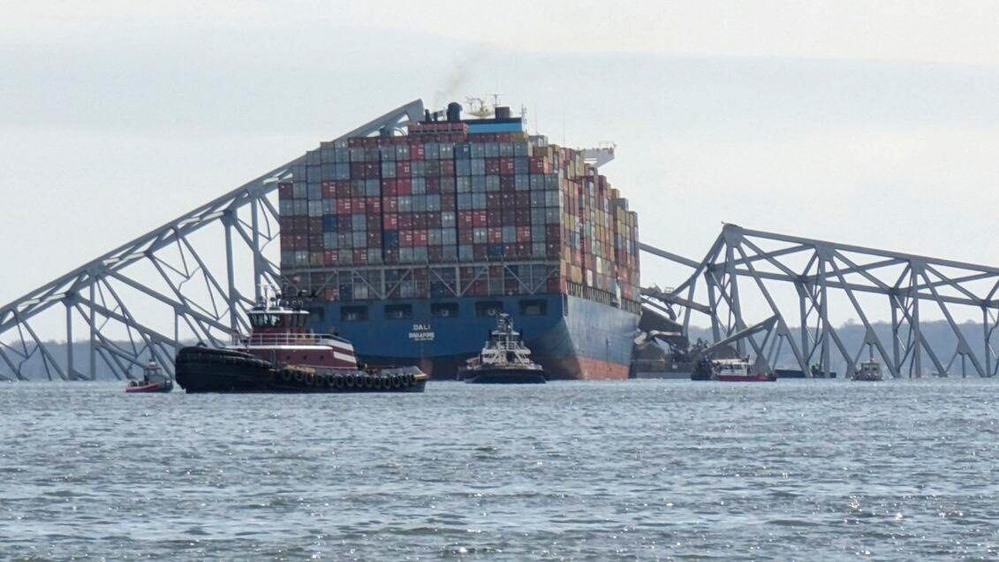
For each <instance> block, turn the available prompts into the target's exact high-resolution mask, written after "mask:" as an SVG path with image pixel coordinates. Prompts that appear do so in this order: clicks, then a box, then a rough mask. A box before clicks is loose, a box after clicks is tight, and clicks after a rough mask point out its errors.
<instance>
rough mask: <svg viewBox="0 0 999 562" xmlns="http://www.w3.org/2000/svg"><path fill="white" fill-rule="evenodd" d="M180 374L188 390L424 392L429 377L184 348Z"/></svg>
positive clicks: (406, 370) (408, 371)
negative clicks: (280, 363)
mask: <svg viewBox="0 0 999 562" xmlns="http://www.w3.org/2000/svg"><path fill="white" fill-rule="evenodd" d="M175 369H176V374H175V379H176V381H177V384H178V385H180V387H181V388H183V389H184V390H185V391H186V392H187V393H189V394H196V393H207V392H211V393H352V392H423V391H424V389H425V387H426V382H427V379H428V377H427V376H426V375H425V374H423V373H421V372H419V370H418V369H414V368H405V367H404V368H395V369H381V370H378V371H375V372H368V371H361V370H355V369H330V368H325V369H323V368H318V369H317V368H312V367H301V366H295V365H285V366H277V365H273V364H271V363H269V362H268V361H264V360H262V359H259V358H257V357H254V356H253V355H250V354H248V353H243V352H241V351H237V350H229V349H214V348H205V347H184V348H181V350H180V351H178V352H177V358H176V362H175Z"/></svg>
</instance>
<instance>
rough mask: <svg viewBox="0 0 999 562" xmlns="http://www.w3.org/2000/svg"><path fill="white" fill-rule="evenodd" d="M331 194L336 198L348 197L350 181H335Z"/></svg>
mask: <svg viewBox="0 0 999 562" xmlns="http://www.w3.org/2000/svg"><path fill="white" fill-rule="evenodd" d="M333 193H334V194H335V195H336V196H337V197H350V180H335V181H334V182H333Z"/></svg>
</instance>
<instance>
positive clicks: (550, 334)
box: [311, 293, 639, 380]
mask: <svg viewBox="0 0 999 562" xmlns="http://www.w3.org/2000/svg"><path fill="white" fill-rule="evenodd" d="M525 300H530V301H531V302H535V301H540V302H542V303H543V306H542V307H540V310H542V311H543V313H540V314H523V313H521V310H522V308H523V302H524V301H525ZM445 302H446V303H453V304H454V305H456V308H457V313H456V314H453V315H450V316H448V317H435V316H433V315H432V314H431V311H432V310H433V305H436V304H439V303H445ZM485 302H488V303H496V304H497V309H498V310H496V312H505V313H507V314H509V315H510V317H511V319H512V321H513V323H514V324H515V325H516V326H517V329H518V330H519V331H520V332H521V333H522V334H523V337H524V343H525V345H527V347H528V348H530V350H531V352H532V355H531V357H532V359H533V360H534V361H535V362H537V363H539V364H541V366H542V367H543V368H544V371H545V373H546V374H547V376H548V380H597V379H627V378H628V371H629V367H630V363H631V350H632V346H633V338H634V335H635V333H636V330H637V328H638V319H639V317H638V315H637V314H635V313H632V312H629V311H626V310H623V309H620V308H617V307H614V306H611V305H608V304H602V303H598V302H594V301H591V300H587V299H584V298H581V297H576V296H572V295H564V294H561V293H556V294H545V295H532V296H531V298H530V299H526V298H525V297H524V296H517V297H465V298H461V299H409V300H405V299H402V300H393V301H391V303H390V304H391V305H393V306H396V307H398V306H400V305H409V306H411V308H412V311H413V312H412V316H411V317H407V318H402V319H393V318H386V312H385V303H384V302H375V301H372V302H368V303H364V304H360V303H358V302H354V303H349V304H341V303H333V302H330V303H314V304H313V307H312V311H313V314H312V316H311V318H313V319H315V323H314V324H313V326H312V328H313V329H315V330H317V331H327V332H329V331H334V330H335V331H336V332H337V333H339V334H340V335H342V336H344V337H346V338H347V339H349V340H350V341H351V343H352V344H353V345H354V349H355V352H356V353H357V355H358V356H359V357H360V359H361V361H363V362H365V363H368V364H371V365H413V366H417V367H419V368H420V369H421V370H422V371H423V372H425V373H428V374H430V375H431V376H432V377H433V378H435V379H450V380H454V379H455V378H457V377H458V375H459V369H460V367H461V366H463V365H464V364H465V361H466V360H467V359H469V358H471V357H474V356H476V355H478V353H479V351H480V349H481V347H482V341H483V338H488V336H489V332H490V330H491V329H492V328H493V327H494V326H495V323H496V319H495V314H492V315H490V314H480V313H479V312H481V311H482V310H483V308H482V303H485ZM359 306H363V307H365V308H364V311H365V316H364V321H363V322H361V321H357V322H351V321H342V320H343V318H344V317H345V312H344V311H345V310H348V309H349V310H356V309H357V308H358V307H359ZM386 351H389V352H388V353H386Z"/></svg>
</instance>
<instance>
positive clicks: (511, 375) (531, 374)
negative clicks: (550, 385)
mask: <svg viewBox="0 0 999 562" xmlns="http://www.w3.org/2000/svg"><path fill="white" fill-rule="evenodd" d="M462 378H463V379H464V381H465V382H467V383H469V384H545V382H547V380H546V379H545V373H544V371H538V370H536V369H479V370H467V371H465V372H464V374H463V376H462Z"/></svg>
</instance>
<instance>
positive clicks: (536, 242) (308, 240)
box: [279, 121, 639, 313]
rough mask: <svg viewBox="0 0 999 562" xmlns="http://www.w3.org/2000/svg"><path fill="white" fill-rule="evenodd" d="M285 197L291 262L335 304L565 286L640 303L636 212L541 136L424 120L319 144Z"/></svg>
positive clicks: (290, 272)
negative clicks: (396, 131)
mask: <svg viewBox="0 0 999 562" xmlns="http://www.w3.org/2000/svg"><path fill="white" fill-rule="evenodd" d="M476 129H480V130H485V131H486V132H478V131H477V130H476ZM279 194H280V196H279V204H280V213H281V230H282V232H281V234H282V235H281V267H282V270H283V272H284V273H285V275H286V277H288V278H296V277H297V279H298V280H299V281H298V282H299V285H300V287H299V288H300V289H303V290H307V291H311V292H313V293H315V294H317V295H320V296H321V297H322V298H325V299H327V300H331V301H341V302H351V301H363V300H368V299H383V298H395V297H398V298H412V297H417V298H427V297H430V298H433V297H439V296H466V295H511V294H536V293H559V292H561V293H570V294H574V295H576V296H579V297H583V298H587V299H589V300H595V301H600V302H605V303H608V304H610V303H614V304H616V305H618V306H621V307H622V308H628V309H631V310H633V311H635V312H636V313H637V311H638V309H639V307H638V302H637V301H638V299H639V275H638V272H639V263H638V252H637V246H636V242H635V240H636V238H637V218H636V214H635V213H634V212H632V211H629V210H628V204H627V200H625V199H623V198H621V197H620V195H619V193H618V191H617V190H616V189H612V188H611V186H610V184H609V182H608V181H607V179H606V178H605V177H604V176H602V175H600V174H599V173H598V171H597V170H596V168H594V167H593V166H591V165H589V164H587V163H586V161H585V158H584V155H583V153H581V152H579V151H575V150H571V149H567V148H562V147H558V146H555V145H549V144H548V143H547V140H546V139H545V137H542V136H528V135H527V134H526V133H524V132H523V131H512V132H511V131H504V132H488V127H478V126H477V123H476V122H475V121H466V122H462V121H458V122H426V123H421V124H417V125H411V126H410V130H409V134H408V135H406V136H381V137H359V138H351V139H348V140H347V141H346V142H338V143H324V144H323V145H322V146H320V148H319V149H318V150H315V151H312V152H309V153H308V154H307V156H306V159H305V163H304V164H302V165H299V166H297V167H296V168H295V169H294V170H292V177H291V178H290V179H288V180H287V181H283V182H282V183H281V184H280V185H279Z"/></svg>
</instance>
